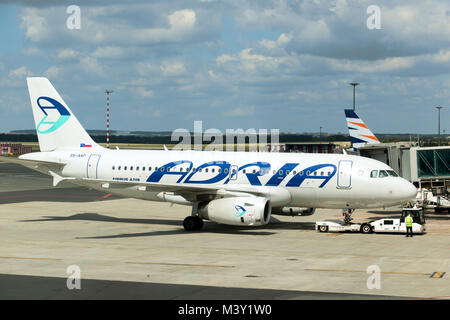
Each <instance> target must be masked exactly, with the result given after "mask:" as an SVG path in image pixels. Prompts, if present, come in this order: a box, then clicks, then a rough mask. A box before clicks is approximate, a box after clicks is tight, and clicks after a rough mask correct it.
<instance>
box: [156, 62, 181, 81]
mask: <svg viewBox="0 0 450 320" xmlns="http://www.w3.org/2000/svg"><path fill="white" fill-rule="evenodd" d="M160 68H161V71H162V73H163V75H164V76H166V77H175V76H180V75H182V74H185V73H186V67H185V66H184V64H183V63H181V62H167V61H165V62H163V64H162V65H161V66H160Z"/></svg>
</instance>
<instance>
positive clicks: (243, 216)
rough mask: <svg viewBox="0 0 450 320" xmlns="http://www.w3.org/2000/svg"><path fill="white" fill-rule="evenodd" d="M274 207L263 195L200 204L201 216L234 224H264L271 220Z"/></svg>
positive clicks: (199, 212)
mask: <svg viewBox="0 0 450 320" xmlns="http://www.w3.org/2000/svg"><path fill="white" fill-rule="evenodd" d="M271 211H272V208H271V206H270V201H269V200H268V199H266V198H263V197H230V198H223V199H217V200H212V201H210V202H207V203H204V204H200V205H199V210H198V214H199V216H200V217H201V218H203V219H206V220H211V221H213V222H217V223H222V224H228V225H233V226H262V225H265V224H267V223H268V222H269V220H270V214H271Z"/></svg>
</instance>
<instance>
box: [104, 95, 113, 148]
mask: <svg viewBox="0 0 450 320" xmlns="http://www.w3.org/2000/svg"><path fill="white" fill-rule="evenodd" d="M105 93H106V148H108V149H109V94H110V93H113V91H112V90H106V91H105Z"/></svg>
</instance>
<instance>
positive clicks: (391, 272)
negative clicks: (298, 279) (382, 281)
mask: <svg viewBox="0 0 450 320" xmlns="http://www.w3.org/2000/svg"><path fill="white" fill-rule="evenodd" d="M304 270H305V271H321V272H347V273H367V272H366V271H363V270H336V269H304ZM381 273H382V274H397V275H408V276H429V275H430V274H429V273H419V272H395V271H382V272H381Z"/></svg>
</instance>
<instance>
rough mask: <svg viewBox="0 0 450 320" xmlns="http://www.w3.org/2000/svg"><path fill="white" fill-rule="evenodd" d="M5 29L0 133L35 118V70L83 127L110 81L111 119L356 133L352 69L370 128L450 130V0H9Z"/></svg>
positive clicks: (90, 123) (4, 1)
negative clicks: (351, 114) (351, 126)
mask: <svg viewBox="0 0 450 320" xmlns="http://www.w3.org/2000/svg"><path fill="white" fill-rule="evenodd" d="M70 5H77V6H78V7H79V9H80V11H79V12H80V15H79V18H80V19H79V28H69V27H68V23H69V26H73V23H74V22H76V20H74V16H73V11H70V10H69V13H68V7H69V6H70ZM373 5H375V6H377V8H379V15H376V13H374V11H372V10H369V11H368V8H369V7H370V6H373ZM375 22H376V23H378V24H376V23H375ZM374 26H375V28H374ZM0 28H1V29H0V30H1V31H0V114H1V115H2V116H1V120H2V121H1V122H0V132H8V131H10V130H19V129H32V128H33V127H34V121H33V119H32V113H31V108H30V101H29V96H28V91H27V88H26V77H30V76H44V77H47V78H48V79H49V80H50V81H51V82H52V84H53V85H54V87H55V88H56V90H57V91H58V92H59V93H60V95H61V96H62V97H63V99H64V100H65V102H66V103H67V104H68V105H69V107H70V108H71V109H72V112H73V113H74V114H75V115H76V116H77V118H78V119H79V121H80V122H81V123H82V125H83V126H84V127H85V128H87V129H105V128H106V95H105V93H104V91H105V90H106V89H109V90H113V91H114V92H113V93H112V94H111V98H110V105H111V120H110V123H111V129H114V130H125V131H135V130H136V131H142V130H143V131H171V130H174V129H177V128H185V129H188V130H190V131H193V128H194V121H195V120H201V121H203V130H206V129H209V128H217V129H219V130H222V131H223V132H224V131H225V130H226V129H238V128H242V129H244V130H246V129H249V128H255V129H268V130H270V129H279V130H280V131H282V132H299V133H301V132H318V131H319V128H320V127H322V131H323V132H329V133H338V132H343V133H347V127H346V122H345V117H344V111H343V110H344V109H346V108H352V103H353V89H352V87H351V86H350V85H349V83H350V82H353V81H356V82H359V83H360V85H359V86H358V87H357V88H356V111H357V113H358V114H359V115H360V116H361V117H362V118H363V120H364V121H365V122H366V124H368V126H369V127H370V128H371V129H372V131H374V132H375V133H424V134H425V133H427V134H429V133H437V122H438V117H437V110H436V109H435V107H436V106H443V107H444V109H442V110H441V130H445V131H446V132H450V77H449V75H450V4H449V2H448V1H427V0H411V1H393V0H383V1H376V0H370V1H366V0H355V1H353V0H336V1H324V0H304V1H302V0H298V1H271V0H260V1H247V0H235V1H234V0H228V1H221V0H198V1H188V0H186V1H179V0H172V1H165V0H161V1H144V0H142V1H138V0H136V1H126V2H125V1H118V0H109V1H99V0H90V1H87V0H80V1H73V0H72V1H70V2H68V1H56V0H43V1H32V0H22V1H8V0H0Z"/></svg>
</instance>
